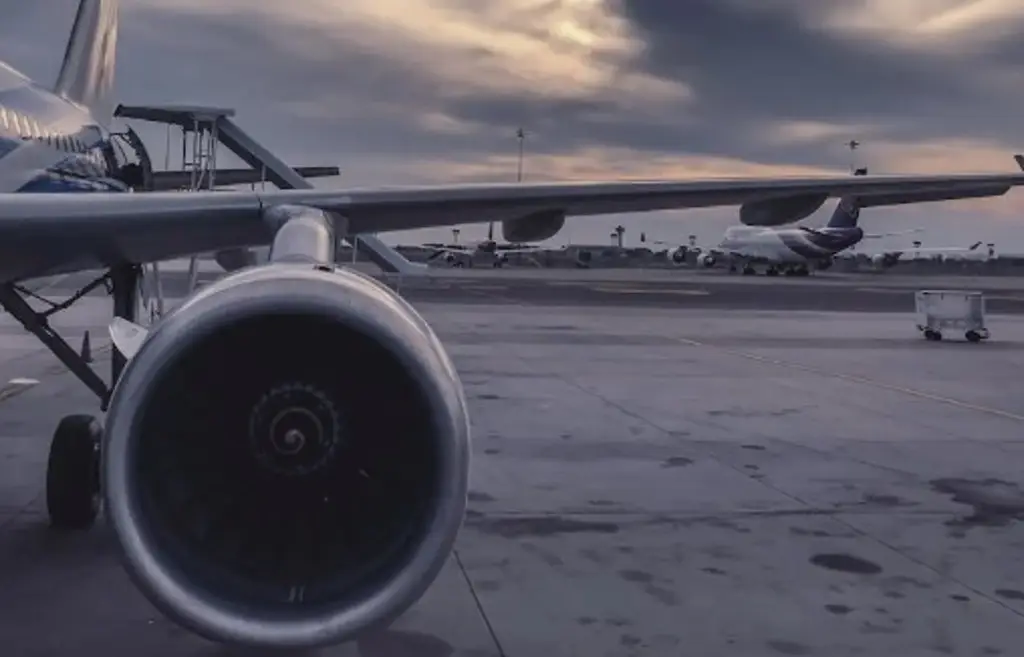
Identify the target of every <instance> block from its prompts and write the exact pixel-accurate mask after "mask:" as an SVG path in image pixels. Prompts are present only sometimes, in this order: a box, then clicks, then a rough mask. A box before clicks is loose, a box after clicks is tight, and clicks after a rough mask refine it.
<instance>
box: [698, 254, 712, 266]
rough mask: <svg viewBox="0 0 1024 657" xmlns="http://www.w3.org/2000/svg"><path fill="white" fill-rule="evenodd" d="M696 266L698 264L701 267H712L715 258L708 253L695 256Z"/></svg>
mask: <svg viewBox="0 0 1024 657" xmlns="http://www.w3.org/2000/svg"><path fill="white" fill-rule="evenodd" d="M697 264H699V265H700V266H702V267H714V266H715V256H713V255H711V254H710V253H702V254H700V255H699V256H697Z"/></svg>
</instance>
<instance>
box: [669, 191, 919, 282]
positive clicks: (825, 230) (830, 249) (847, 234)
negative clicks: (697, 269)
mask: <svg viewBox="0 0 1024 657" xmlns="http://www.w3.org/2000/svg"><path fill="white" fill-rule="evenodd" d="M859 218H860V203H859V201H858V200H857V199H855V198H843V199H841V200H840V201H839V203H838V204H837V205H836V209H835V211H834V212H833V213H832V217H831V218H830V219H829V221H828V223H827V224H826V225H825V226H824V227H822V228H810V227H808V226H795V227H793V228H774V227H767V226H731V227H729V228H727V229H726V231H725V235H724V236H723V237H722V240H721V242H719V244H718V245H717V246H715V247H712V248H702V247H699V246H696V242H695V239H694V236H692V235H691V236H690V244H689V246H688V247H687V246H680V247H679V248H678V249H676V250H675V251H673V252H672V260H673V261H674V262H676V263H677V264H681V263H683V262H686V260H687V258H688V257H689V254H690V253H693V254H695V257H696V261H697V264H698V265H701V266H704V267H713V266H714V265H715V264H716V263H717V262H718V261H719V260H726V261H728V262H729V268H730V270H731V271H735V270H736V269H737V268H738V267H739V268H742V271H743V273H744V274H754V273H756V270H755V265H757V264H764V265H766V269H765V273H766V274H767V275H769V276H775V275H778V274H779V273H785V274H787V275H794V276H806V275H807V274H809V273H810V270H811V269H812V268H817V269H827V268H828V267H829V266H831V264H832V261H833V259H834V258H835V257H836V255H838V254H839V253H841V252H842V251H844V250H846V249H849V248H851V247H853V246H855V245H856V244H858V243H859V242H860V241H861V240H864V239H871V238H881V237H890V236H893V235H904V234H907V233H914V232H919V229H912V230H907V231H898V232H891V233H865V232H864V230H863V229H862V228H861V227H860V226H858V225H857V221H858V219H859Z"/></svg>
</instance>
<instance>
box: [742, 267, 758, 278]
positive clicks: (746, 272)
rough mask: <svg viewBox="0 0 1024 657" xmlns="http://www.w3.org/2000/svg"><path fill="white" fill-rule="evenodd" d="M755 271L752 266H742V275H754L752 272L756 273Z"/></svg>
mask: <svg viewBox="0 0 1024 657" xmlns="http://www.w3.org/2000/svg"><path fill="white" fill-rule="evenodd" d="M756 273H757V272H756V271H754V268H753V267H744V268H743V275H744V276H753V275H754V274H756Z"/></svg>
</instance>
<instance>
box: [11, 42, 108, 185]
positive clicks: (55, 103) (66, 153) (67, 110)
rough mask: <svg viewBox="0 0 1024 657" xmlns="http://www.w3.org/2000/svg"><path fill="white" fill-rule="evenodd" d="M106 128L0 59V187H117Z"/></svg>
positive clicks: (86, 113) (83, 111)
mask: <svg viewBox="0 0 1024 657" xmlns="http://www.w3.org/2000/svg"><path fill="white" fill-rule="evenodd" d="M118 166H119V163H118V157H117V152H116V150H115V148H114V147H113V145H112V143H111V139H110V133H109V131H108V130H107V129H106V128H105V127H103V125H102V123H101V122H100V121H98V120H97V119H96V117H93V116H92V115H91V114H90V112H89V111H88V109H86V108H84V107H81V106H79V105H77V104H75V103H73V102H70V101H68V100H65V99H64V98H61V97H59V96H57V95H56V94H54V93H52V92H51V91H49V90H47V89H45V88H43V87H40V86H39V85H37V84H36V83H34V82H32V81H31V80H29V79H28V78H27V77H25V76H24V75H22V74H21V73H19V72H17V71H16V70H14V69H13V68H11V67H10V66H8V65H6V64H4V63H2V62H0V192H26V193H32V192H48V193H53V192H121V191H127V189H128V188H127V186H126V185H124V184H123V183H121V182H120V181H118V180H116V179H114V174H115V172H116V171H117V169H118Z"/></svg>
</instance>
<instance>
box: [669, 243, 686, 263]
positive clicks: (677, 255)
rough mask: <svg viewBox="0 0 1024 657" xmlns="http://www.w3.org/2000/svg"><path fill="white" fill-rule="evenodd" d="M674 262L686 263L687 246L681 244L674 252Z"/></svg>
mask: <svg viewBox="0 0 1024 657" xmlns="http://www.w3.org/2000/svg"><path fill="white" fill-rule="evenodd" d="M672 262H674V263H675V264H677V265H683V264H686V247H685V246H681V247H679V248H678V249H676V250H674V251H673V252H672Z"/></svg>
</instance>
